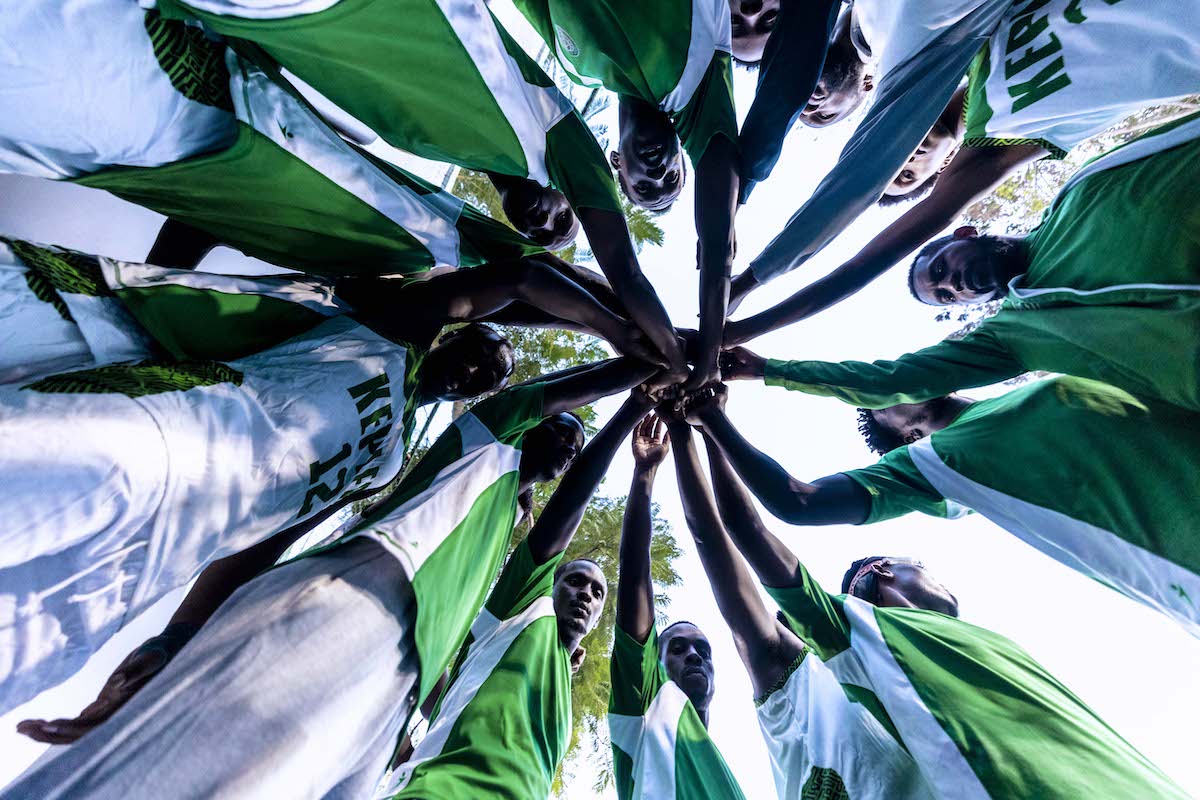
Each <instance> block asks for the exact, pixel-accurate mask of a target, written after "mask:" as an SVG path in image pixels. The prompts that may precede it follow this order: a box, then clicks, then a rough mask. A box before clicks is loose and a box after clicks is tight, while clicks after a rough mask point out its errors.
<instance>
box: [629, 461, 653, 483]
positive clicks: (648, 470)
mask: <svg viewBox="0 0 1200 800" xmlns="http://www.w3.org/2000/svg"><path fill="white" fill-rule="evenodd" d="M657 473H658V464H635V465H634V467H633V482H634V483H644V482H648V481H653V480H654V476H655V475H656V474H657Z"/></svg>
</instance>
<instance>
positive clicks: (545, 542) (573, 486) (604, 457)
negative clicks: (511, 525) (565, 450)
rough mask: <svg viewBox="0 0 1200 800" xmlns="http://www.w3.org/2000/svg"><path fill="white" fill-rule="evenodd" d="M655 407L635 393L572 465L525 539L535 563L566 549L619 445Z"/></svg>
mask: <svg viewBox="0 0 1200 800" xmlns="http://www.w3.org/2000/svg"><path fill="white" fill-rule="evenodd" d="M652 406H653V402H652V401H651V400H650V399H649V397H647V396H646V394H645V393H644V392H641V391H637V390H635V391H634V392H632V393H631V394H630V396H629V399H627V400H626V401H625V403H624V404H623V405H622V406H621V408H620V409H618V411H617V413H616V414H614V415H613V417H612V419H610V420H609V421H608V424H607V425H605V426H604V427H603V428H601V429H600V432H599V433H597V434H596V435H595V436H593V437H592V441H590V442H589V443H588V445H587V447H585V448H583V452H582V453H580V454H579V456H578V457H577V458H576V459H575V463H573V464H571V468H570V469H569V470H567V473H566V475H564V476H563V478H562V481H561V482H560V483H559V484H558V488H557V489H555V490H554V494H553V495H551V497H550V500H549V501H548V502H547V503H546V507H545V508H543V509H542V514H541V516H540V517H538V521H537V524H535V525H534V526H533V530H531V531H530V532H529V538H528V539H527V540H526V541H527V542H528V545H529V553H530V555H532V556H533V560H534V562H535V563H538V564H545V563H546V562H547V561H549V560H550V559H552V558H554V557H555V556H557V555H558V554H559V553H561V552H563V551H564V550H566V549H567V545H569V544H570V543H571V539H572V537H574V536H575V531H576V529H578V528H579V523H580V522H581V521H582V520H583V513H584V511H586V510H587V505H588V501H589V500H591V498H592V495H594V494H595V493H596V489H597V488H598V487H599V486H600V481H601V480H603V478H604V473H606V472H607V471H608V465H609V463H610V462H612V459H613V456H614V455H616V452H617V448H618V447H620V446H621V442H623V441H625V437H626V436H628V435H629V432H630V431H631V430H633V426H634V425H636V424H637V422H638V420H640V419H641V418H642V417H643V416H645V414H646V412H647V411H649V410H650V408H651V407H652Z"/></svg>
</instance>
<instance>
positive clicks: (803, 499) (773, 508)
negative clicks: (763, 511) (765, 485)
mask: <svg viewBox="0 0 1200 800" xmlns="http://www.w3.org/2000/svg"><path fill="white" fill-rule="evenodd" d="M809 494H810V493H809V492H807V491H804V486H803V485H802V484H800V483H799V482H798V481H789V482H788V485H787V486H785V487H781V488H780V489H779V490H778V491H776V492H772V493H771V496H770V497H764V498H762V501H763V505H765V506H766V507H767V510H768V511H770V512H771V514H772V515H773V516H775V517H776V518H778V519H781V520H783V521H784V522H786V523H787V524H789V525H811V524H813V522H812V512H811V509H810V508H809V502H808V501H809Z"/></svg>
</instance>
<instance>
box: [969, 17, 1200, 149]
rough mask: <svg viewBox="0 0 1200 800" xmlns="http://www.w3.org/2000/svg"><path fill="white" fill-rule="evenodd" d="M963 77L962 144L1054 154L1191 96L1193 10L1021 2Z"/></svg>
mask: <svg viewBox="0 0 1200 800" xmlns="http://www.w3.org/2000/svg"><path fill="white" fill-rule="evenodd" d="M1145 53H1154V58H1153V59H1147V58H1144V57H1143V55H1144V54H1145ZM968 80H969V83H968V86H967V104H966V126H967V132H966V136H965V140H964V144H965V145H966V146H968V147H1004V146H1006V145H1015V144H1038V145H1041V146H1042V147H1044V148H1045V149H1046V150H1048V151H1050V154H1051V155H1052V156H1053V157H1056V158H1061V157H1062V156H1064V155H1065V154H1066V152H1067V151H1068V150H1070V149H1071V148H1072V147H1074V146H1075V145H1077V144H1079V143H1080V142H1082V141H1083V140H1084V139H1087V138H1088V137H1090V136H1094V135H1096V134H1098V133H1100V132H1101V131H1103V130H1104V129H1106V128H1108V127H1110V126H1112V125H1115V124H1116V123H1118V122H1120V121H1121V120H1123V119H1125V118H1126V117H1128V116H1130V115H1132V114H1134V113H1135V112H1137V111H1138V110H1139V109H1141V108H1145V107H1147V106H1153V105H1158V104H1160V103H1165V102H1168V101H1170V100H1172V99H1174V98H1178V97H1182V96H1184V95H1190V94H1195V92H1196V88H1197V87H1198V86H1200V7H1198V6H1197V5H1196V4H1195V3H1182V4H1176V3H1163V2H1155V0H1121V1H1120V2H1080V0H1019V2H1014V3H1012V4H1011V7H1010V8H1009V9H1008V11H1007V13H1006V14H1005V15H1004V20H1003V22H1001V24H1000V29H999V30H998V31H996V33H995V34H994V35H993V36H992V37H991V38H990V39H989V40H988V42H987V43H986V44H985V45H984V46H983V48H982V49H981V50H980V51H979V54H978V55H977V56H976V58H975V61H974V62H973V63H972V65H971V70H970V72H969V73H968Z"/></svg>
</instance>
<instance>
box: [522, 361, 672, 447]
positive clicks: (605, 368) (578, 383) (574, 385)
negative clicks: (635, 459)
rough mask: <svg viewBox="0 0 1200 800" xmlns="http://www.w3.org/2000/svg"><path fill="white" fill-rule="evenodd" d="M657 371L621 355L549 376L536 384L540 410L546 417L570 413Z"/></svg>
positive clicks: (637, 382)
mask: <svg viewBox="0 0 1200 800" xmlns="http://www.w3.org/2000/svg"><path fill="white" fill-rule="evenodd" d="M658 371H659V368H658V367H657V366H656V365H654V364H647V363H646V362H645V361H639V360H637V359H635V358H629V357H628V356H625V357H622V358H610V359H609V360H607V361H600V362H597V363H595V364H585V365H583V366H581V367H572V368H570V369H565V370H562V371H561V372H556V373H551V374H550V375H547V376H545V377H542V378H538V379H537V380H536V382H538V383H542V384H544V387H543V393H542V410H543V413H545V414H546V415H547V416H549V415H551V414H560V413H562V412H564V411H574V410H575V409H577V408H579V407H581V406H586V405H588V404H590V403H594V402H596V401H597V400H599V399H600V398H601V397H608V396H609V395H612V394H616V393H618V392H623V391H625V390H627V389H632V388H633V387H634V386H637V385H638V384H640V383H643V382H645V381H646V380H648V379H649V378H650V377H651V376H652V375H654V374H655V373H657V372H658ZM635 421H636V420H635ZM630 427H631V428H632V427H633V424H632V423H630ZM622 436H624V434H622Z"/></svg>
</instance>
